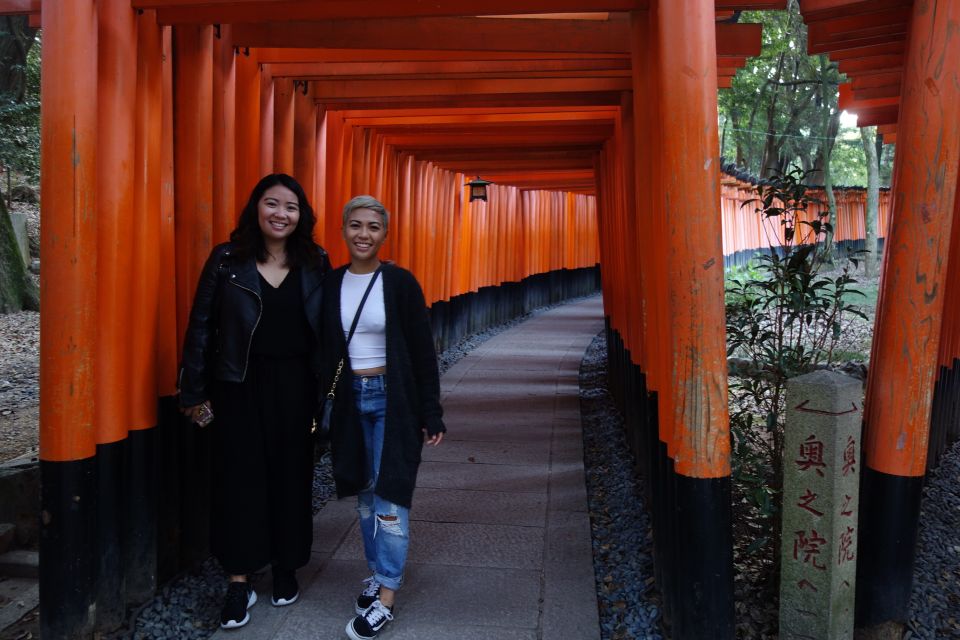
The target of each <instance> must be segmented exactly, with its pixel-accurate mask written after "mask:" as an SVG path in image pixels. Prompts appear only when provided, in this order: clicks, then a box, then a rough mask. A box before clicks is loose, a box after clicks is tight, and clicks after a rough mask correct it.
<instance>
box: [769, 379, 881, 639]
mask: <svg viewBox="0 0 960 640" xmlns="http://www.w3.org/2000/svg"><path fill="white" fill-rule="evenodd" d="M862 397H863V387H862V384H861V382H860V381H859V380H855V379H854V378H850V377H847V376H844V375H841V374H839V373H833V372H831V371H816V372H814V373H809V374H807V375H803V376H799V377H797V378H793V379H791V380H788V381H787V421H786V438H785V442H784V453H783V468H784V473H783V476H784V477H783V531H782V538H781V542H782V552H781V577H780V638H781V640H821V639H822V640H828V639H829V640H841V639H843V638H853V605H854V593H855V581H856V575H857V563H856V557H857V503H858V497H859V485H860V481H859V477H860V476H859V472H860V425H861V415H860V410H861V406H862V402H861V399H862Z"/></svg>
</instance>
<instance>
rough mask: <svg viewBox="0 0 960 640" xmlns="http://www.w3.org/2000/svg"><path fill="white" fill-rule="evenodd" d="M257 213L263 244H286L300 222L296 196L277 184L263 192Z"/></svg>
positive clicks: (298, 204) (298, 203)
mask: <svg viewBox="0 0 960 640" xmlns="http://www.w3.org/2000/svg"><path fill="white" fill-rule="evenodd" d="M257 213H258V216H257V219H258V221H259V223H260V231H261V232H262V233H263V240H264V242H265V243H267V244H268V245H269V244H271V242H286V240H287V238H289V237H290V234H292V233H293V230H294V229H296V228H297V223H298V222H300V202H299V201H298V200H297V194H295V193H294V192H293V191H291V190H290V189H288V188H286V187H285V186H283V185H280V184H278V185H275V186H272V187H270V188H269V189H267V190H266V191H264V192H263V196H261V198H260V202H258V203H257Z"/></svg>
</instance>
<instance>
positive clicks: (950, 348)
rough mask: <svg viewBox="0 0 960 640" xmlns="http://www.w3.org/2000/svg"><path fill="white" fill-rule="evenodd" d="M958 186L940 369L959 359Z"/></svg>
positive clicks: (946, 290)
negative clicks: (956, 257)
mask: <svg viewBox="0 0 960 640" xmlns="http://www.w3.org/2000/svg"><path fill="white" fill-rule="evenodd" d="M955 256H960V184H958V186H957V193H956V195H955V196H954V199H953V226H952V227H951V233H950V257H951V260H950V263H949V264H948V266H947V268H948V272H947V277H946V278H945V280H944V292H943V293H944V300H943V321H942V322H941V323H940V357H939V364H940V366H942V367H952V366H953V364H954V360H955V359H957V358H960V260H957V259H953V258H954V257H955Z"/></svg>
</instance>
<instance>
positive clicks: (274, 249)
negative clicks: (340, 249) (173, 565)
mask: <svg viewBox="0 0 960 640" xmlns="http://www.w3.org/2000/svg"><path fill="white" fill-rule="evenodd" d="M315 224H316V217H315V216H314V213H313V209H312V208H311V207H310V203H309V202H308V201H307V196H306V194H305V193H304V191H303V188H302V187H301V186H300V185H299V184H298V183H297V181H296V180H294V179H293V178H291V177H290V176H288V175H286V174H272V175H268V176H266V177H264V178H263V179H261V180H260V182H258V183H257V185H256V186H255V187H254V189H253V192H252V193H251V194H250V198H249V200H248V201H247V204H246V206H245V207H244V208H243V211H242V212H241V214H240V218H239V220H238V222H237V227H236V229H234V230H233V232H232V233H231V234H230V241H229V242H226V243H224V244H221V245H218V246H216V247H214V249H213V251H212V252H211V254H210V257H209V259H208V260H207V262H206V265H205V266H204V268H203V272H202V274H201V276H200V282H199V284H198V285H197V291H196V296H195V298H194V302H193V308H192V310H191V313H190V322H189V325H188V327H187V332H186V337H185V340H184V347H183V363H182V368H181V372H180V406H181V409H182V411H183V412H184V413H185V414H186V415H187V416H189V417H190V418H191V419H192V420H193V421H194V422H196V423H197V424H199V425H201V426H205V425H206V424H208V423H211V422H212V425H213V426H212V428H213V440H214V451H213V469H212V470H213V483H212V485H213V496H212V511H211V516H212V518H211V520H212V522H211V548H212V550H213V554H214V556H215V557H216V558H217V559H218V560H219V561H220V564H221V565H222V566H223V568H224V570H225V571H226V572H227V573H228V574H230V582H229V585H228V588H227V596H226V600H225V602H224V606H223V610H222V611H221V616H220V626H221V627H223V628H225V629H231V628H235V627H241V626H243V625H245V624H246V623H247V622H248V621H249V619H250V615H249V613H248V612H247V609H249V608H250V607H251V606H253V604H254V603H255V602H256V601H257V595H256V592H255V591H254V590H253V588H252V587H251V586H250V585H249V583H248V581H247V576H248V574H250V573H253V572H255V571H257V570H259V569H260V568H262V567H264V566H266V565H267V564H271V565H272V569H273V604H274V606H284V605H288V604H293V602H295V601H296V600H297V598H298V597H299V587H298V584H297V580H296V573H295V572H296V570H297V569H298V568H299V567H302V566H303V565H305V564H306V563H307V561H308V560H309V559H310V546H311V543H312V539H313V534H312V509H311V506H312V478H313V447H312V439H311V435H310V429H311V422H312V419H313V415H314V411H315V408H316V396H317V388H318V387H317V377H318V375H319V371H320V349H319V346H320V339H319V338H320V335H319V317H320V307H321V300H322V288H321V286H320V285H321V280H322V276H323V274H324V273H325V272H326V271H328V270H329V268H330V261H329V259H328V258H327V254H326V252H325V251H324V250H323V248H321V247H320V246H319V245H317V244H316V243H314V241H313V228H314V226H315Z"/></svg>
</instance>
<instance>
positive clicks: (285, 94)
mask: <svg viewBox="0 0 960 640" xmlns="http://www.w3.org/2000/svg"><path fill="white" fill-rule="evenodd" d="M270 71H271V73H272V72H273V67H271V68H270ZM293 128H294V114H293V80H291V79H290V78H284V77H276V76H274V78H273V171H274V172H275V173H286V174H287V175H292V174H293Z"/></svg>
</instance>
